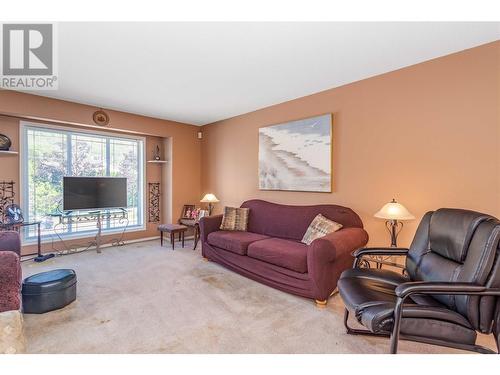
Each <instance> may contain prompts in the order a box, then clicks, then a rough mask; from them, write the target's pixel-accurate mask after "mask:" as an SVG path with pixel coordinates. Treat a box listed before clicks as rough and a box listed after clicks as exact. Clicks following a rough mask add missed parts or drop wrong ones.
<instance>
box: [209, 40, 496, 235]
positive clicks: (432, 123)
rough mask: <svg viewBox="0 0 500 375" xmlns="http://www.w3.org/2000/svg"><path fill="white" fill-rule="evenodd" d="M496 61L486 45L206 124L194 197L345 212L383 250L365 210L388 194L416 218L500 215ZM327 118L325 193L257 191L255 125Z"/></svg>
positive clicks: (410, 227) (411, 225)
mask: <svg viewBox="0 0 500 375" xmlns="http://www.w3.org/2000/svg"><path fill="white" fill-rule="evenodd" d="M499 55H500V42H495V43H490V44H486V45H483V46H480V47H477V48H473V49H470V50H466V51H462V52H459V53H456V54H452V55H448V56H445V57H442V58H438V59H435V60H431V61H428V62H425V63H421V64H418V65H414V66H411V67H408V68H405V69H401V70H398V71H394V72H390V73H387V74H383V75H380V76H376V77H373V78H369V79H366V80H363V81H359V82H356V83H353V84H349V85H346V86H342V87H339V88H335V89H331V90H328V91H324V92H320V93H317V94H314V95H310V96H307V97H303V98H299V99H296V100H292V101H289V102H286V103H282V104H279V105H275V106H272V107H268V108H264V109H261V110H258V111H255V112H251V113H248V114H245V115H241V116H237V117H234V118H231V119H228V120H224V121H220V122H216V123H214V124H210V125H207V126H204V127H203V133H204V138H203V141H202V155H203V158H202V193H205V192H213V193H215V194H216V195H217V197H218V198H219V199H220V200H221V203H220V204H218V205H217V207H216V208H217V210H218V211H220V210H221V209H222V207H223V206H224V205H239V204H240V203H241V202H242V201H243V200H246V199H250V198H261V199H266V200H270V201H274V202H281V203H289V204H316V203H334V204H340V205H345V206H349V207H351V208H353V209H354V210H355V211H356V212H358V214H360V216H361V217H362V219H363V221H364V223H365V227H366V229H367V230H368V232H369V233H370V237H371V242H370V243H371V244H372V245H387V244H388V234H387V233H386V232H385V230H384V226H383V222H382V221H380V220H378V219H375V218H373V214H374V213H375V212H376V211H377V210H378V209H379V208H380V207H381V206H382V205H383V204H384V203H386V202H388V201H389V200H391V198H393V197H395V198H396V199H397V200H398V201H400V202H401V203H403V204H404V205H405V206H406V207H407V208H408V209H409V210H410V211H411V212H412V213H414V214H415V215H416V216H417V219H420V218H421V216H422V215H423V214H424V213H425V212H426V211H427V210H433V209H436V208H439V207H462V208H468V209H473V210H478V211H483V212H486V213H490V214H493V215H496V216H498V217H500V151H499V150H500V119H499V105H500V101H499V98H500V92H499V90H500V77H499V75H500V61H499V59H500V56H499ZM255 95H258V93H255ZM327 112H331V113H333V116H334V143H333V148H334V150H333V158H334V164H333V165H334V172H333V176H334V188H333V192H332V193H331V194H330V193H298V192H279V191H259V190H258V179H257V177H258V176H257V170H258V159H257V152H258V128H259V127H263V126H267V125H271V124H276V123H281V122H286V121H290V120H295V119H300V118H304V117H309V116H315V115H318V114H323V113H327ZM418 221H419V220H415V221H412V222H407V224H406V225H405V228H404V230H403V232H402V233H401V236H400V245H408V244H409V242H410V241H411V238H412V237H413V234H414V231H415V229H416V225H417V224H418Z"/></svg>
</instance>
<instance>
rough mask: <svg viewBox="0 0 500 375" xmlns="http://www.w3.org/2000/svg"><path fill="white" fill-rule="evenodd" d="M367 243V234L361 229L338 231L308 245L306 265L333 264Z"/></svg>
mask: <svg viewBox="0 0 500 375" xmlns="http://www.w3.org/2000/svg"><path fill="white" fill-rule="evenodd" d="M367 242H368V233H366V231H365V230H364V229H362V228H343V229H340V230H338V231H336V232H333V233H330V234H327V235H326V236H324V237H321V238H318V239H316V240H314V241H313V242H312V243H311V244H310V245H309V251H308V252H307V263H308V264H311V265H314V264H315V263H317V262H333V261H334V260H335V259H336V258H338V257H339V256H341V255H343V254H346V253H348V254H351V253H352V252H353V251H355V250H357V249H359V248H360V247H362V246H364V245H366V243H367ZM351 259H352V258H351Z"/></svg>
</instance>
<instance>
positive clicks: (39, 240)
mask: <svg viewBox="0 0 500 375" xmlns="http://www.w3.org/2000/svg"><path fill="white" fill-rule="evenodd" d="M40 224H41V222H40V221H32V222H22V223H12V224H0V230H15V231H18V232H19V229H20V228H22V227H27V226H30V225H36V227H37V256H36V257H35V258H34V259H33V260H34V261H35V262H44V261H46V260H47V259H50V258H53V257H54V254H45V255H42V237H41V230H40Z"/></svg>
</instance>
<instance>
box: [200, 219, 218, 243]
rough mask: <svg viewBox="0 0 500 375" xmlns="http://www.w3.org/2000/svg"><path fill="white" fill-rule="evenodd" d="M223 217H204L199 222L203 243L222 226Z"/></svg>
mask: <svg viewBox="0 0 500 375" xmlns="http://www.w3.org/2000/svg"><path fill="white" fill-rule="evenodd" d="M222 216H223V215H214V216H205V217H202V218H201V220H200V235H201V240H202V241H203V242H205V241H206V240H207V237H208V235H209V234H210V233H212V232H215V231H218V230H219V228H220V225H221V224H222Z"/></svg>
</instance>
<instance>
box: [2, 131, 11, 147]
mask: <svg viewBox="0 0 500 375" xmlns="http://www.w3.org/2000/svg"><path fill="white" fill-rule="evenodd" d="M10 146H12V142H11V141H10V138H9V137H7V136H6V135H5V134H0V150H1V151H9V149H10Z"/></svg>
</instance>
